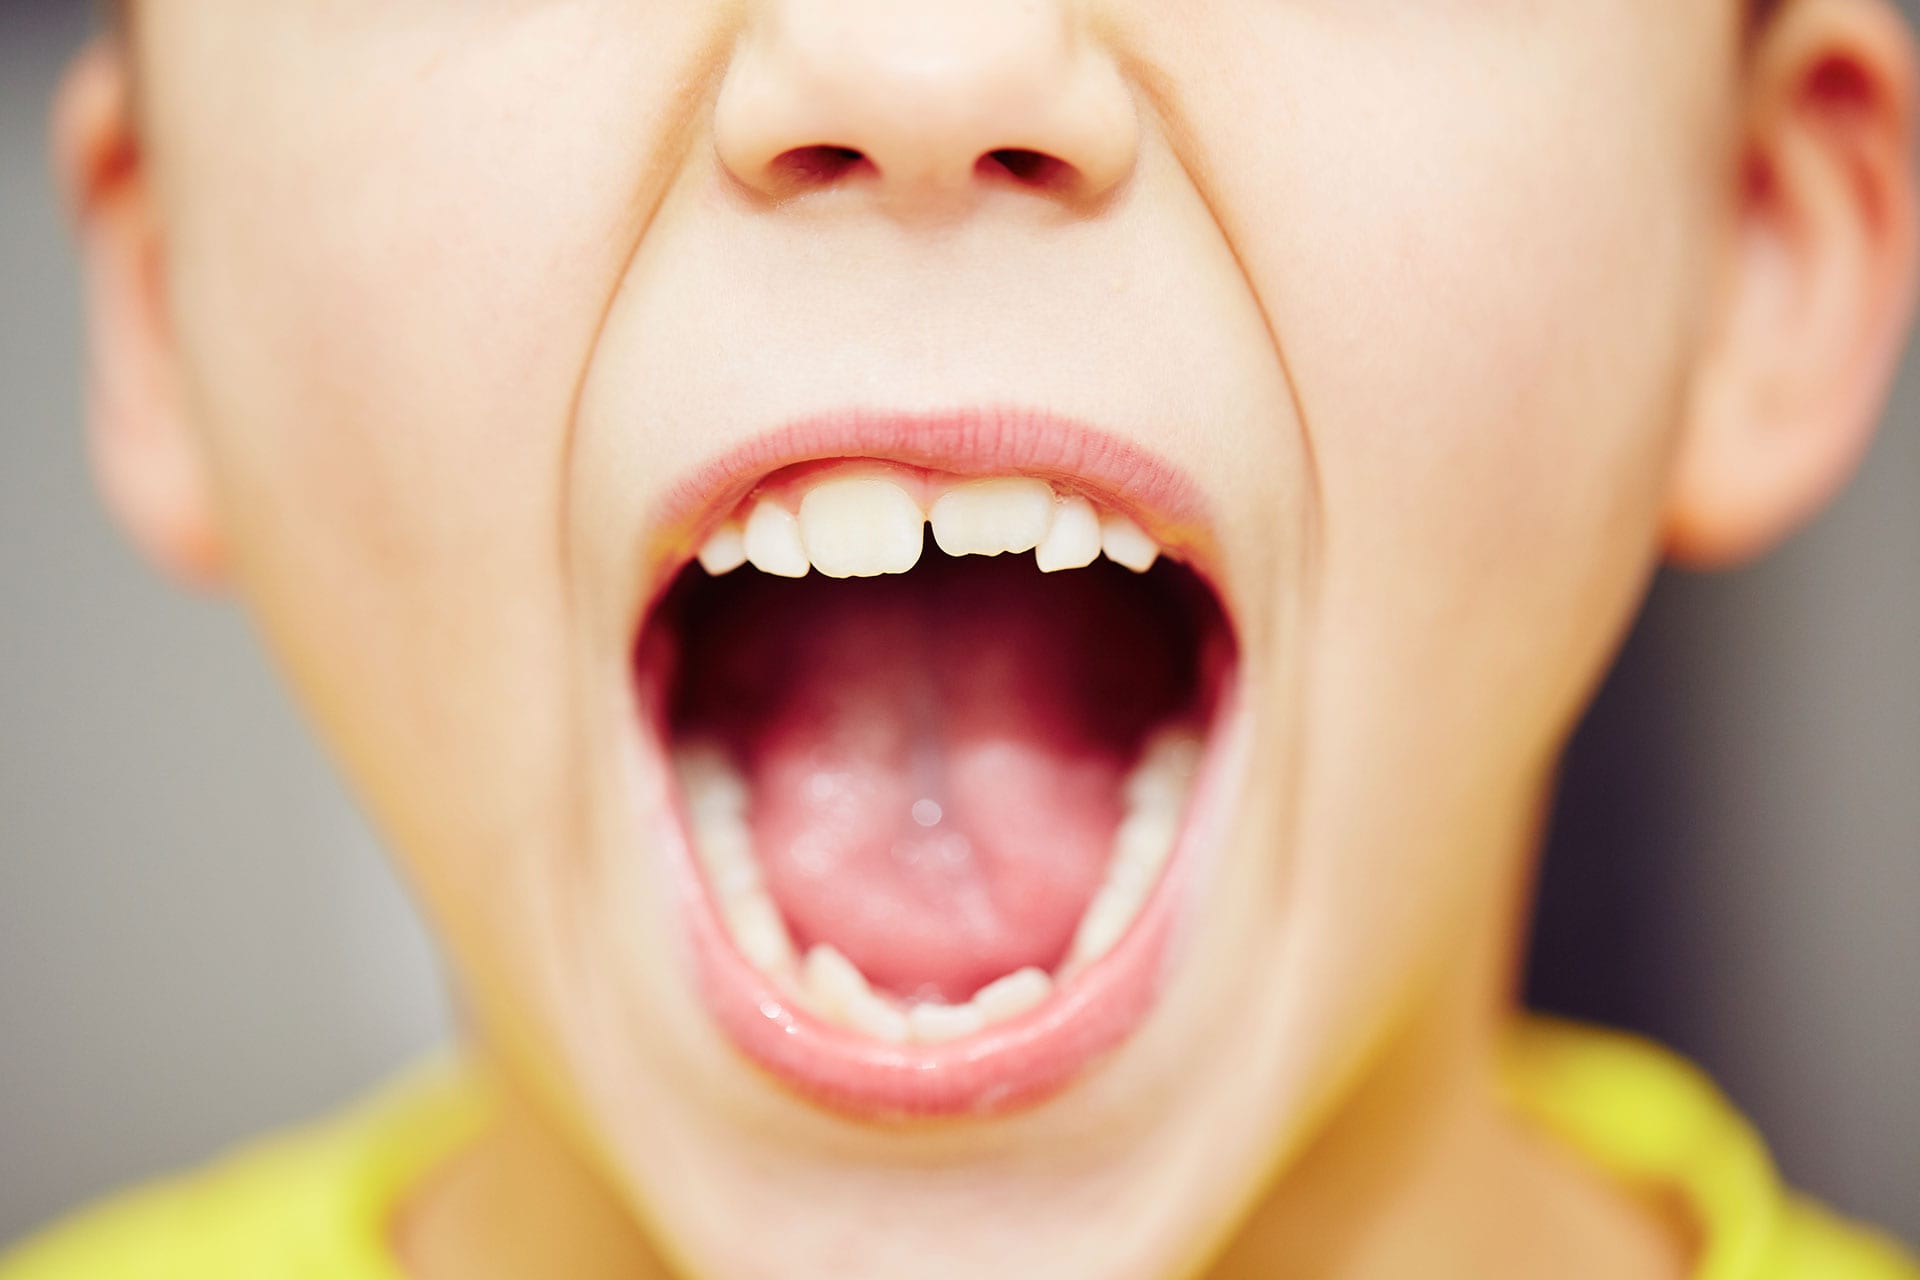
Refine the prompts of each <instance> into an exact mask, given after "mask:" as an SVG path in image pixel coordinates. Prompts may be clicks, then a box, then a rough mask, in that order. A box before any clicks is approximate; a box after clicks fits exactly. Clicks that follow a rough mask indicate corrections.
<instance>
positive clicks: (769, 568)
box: [741, 502, 807, 578]
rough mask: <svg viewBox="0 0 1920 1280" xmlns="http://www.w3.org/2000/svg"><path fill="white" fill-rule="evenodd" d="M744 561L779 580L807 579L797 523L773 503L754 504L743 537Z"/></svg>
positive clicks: (805, 553)
mask: <svg viewBox="0 0 1920 1280" xmlns="http://www.w3.org/2000/svg"><path fill="white" fill-rule="evenodd" d="M741 541H742V545H743V546H744V548H745V550H746V553H747V559H748V560H751V561H752V562H753V567H754V568H756V569H758V570H759V571H760V572H762V573H771V574H773V575H774V576H776V577H781V578H804V577H806V576H807V551H806V548H805V547H803V546H802V545H801V543H800V522H799V521H798V520H795V519H794V518H793V512H791V511H789V510H787V509H786V508H785V507H783V506H780V505H779V504H777V503H773V502H761V503H757V504H755V506H754V508H753V514H752V515H750V516H748V517H747V528H746V532H745V534H744V535H742V539H741Z"/></svg>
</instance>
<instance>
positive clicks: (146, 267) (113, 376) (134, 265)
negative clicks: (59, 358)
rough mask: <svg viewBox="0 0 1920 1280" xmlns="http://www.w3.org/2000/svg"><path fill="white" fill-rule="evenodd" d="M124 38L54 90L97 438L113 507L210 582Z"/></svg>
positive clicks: (55, 132)
mask: <svg viewBox="0 0 1920 1280" xmlns="http://www.w3.org/2000/svg"><path fill="white" fill-rule="evenodd" d="M128 58H129V52H128V50H127V48H126V46H125V44H124V43H123V41H122V39H121V38H119V37H115V36H103V37H100V38H98V39H96V40H95V41H94V42H93V43H92V44H91V45H89V46H88V47H87V48H86V49H85V50H84V51H82V52H81V54H80V55H79V56H78V57H77V58H76V59H75V60H74V63H73V65H72V66H71V67H70V68H68V70H67V74H66V78H65V79H64V81H63V82H62V83H61V86H60V90H59V93H58V95H57V96H56V98H55V100H54V107H53V121H52V152H53V164H54V176H55V180H56V182H57V183H58V185H59V188H60V191H61V194H62V196H63V198H64V201H65V204H66V209H67V214H68V221H69V223H70V225H71V227H72V231H73V236H74V240H75V243H76V245H77V247H78V249H79V254H80V265H81V277H82V281H83V295H84V298H83V300H84V308H85V313H86V347H87V353H86V384H87V410H86V412H87V420H88V421H87V427H88V444H89V450H90V452H91V454H92V458H93V470H94V478H95V480H96V482H97V483H98V485H99V488H100V492H101V495H102V497H103V498H104V499H105V501H106V504H107V507H108V508H109V509H110V510H111V511H112V512H113V514H114V516H115V517H117V518H118V520H119V522H120V524H121V526H122V527H123V528H124V529H125V530H126V531H127V532H128V533H129V534H130V535H131V536H132V538H133V540H134V542H135V543H136V544H137V545H138V546H139V547H140V548H141V550H143V551H144V552H145V553H146V554H147V556H148V557H149V558H150V559H152V560H153V561H154V562H155V563H157V564H158V565H160V566H161V567H162V568H164V569H166V570H167V571H169V572H170V573H173V574H174V575H175V576H177V577H180V578H182V579H184V580H186V581H189V582H193V583H197V584H203V585H205V584H211V583H214V582H216V581H218V580H219V579H220V577H221V576H222V565H223V560H224V556H223V554H222V550H221V546H220V541H219V538H218V536H217V531H216V529H215V525H214V522H213V518H212V510H211V507H210V504H209V486H208V484H207V475H206V471H205V466H204V464H203V462H202V459H201V456H200V451H199V446H198V442H197V441H196V440H195V439H194V437H193V433H192V431H191V429H190V426H189V422H188V417H187V413H186V407H185V405H184V403H183V401H182V397H181V392H180V386H179V381H178V378H177V376H176V365H175V351H174V346H173V341H172V335H171V332H170V327H169V325H168V322H167V317H166V306H165V298H164V285H163V273H162V257H161V245H160V237H159V229H158V227H157V225H156V219H155V216H154V208H153V202H152V198H151V192H150V190H149V185H148V176H147V172H146V169H145V166H144V159H143V156H142V154H141V147H140V137H139V132H138V128H137V124H136V121H135V118H134V102H133V90H132V69H131V67H130V66H129V63H128Z"/></svg>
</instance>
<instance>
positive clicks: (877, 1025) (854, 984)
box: [803, 944, 907, 1044]
mask: <svg viewBox="0 0 1920 1280" xmlns="http://www.w3.org/2000/svg"><path fill="white" fill-rule="evenodd" d="M803 981H804V982H805V984H806V991H807V996H808V998H809V999H810V1000H811V1001H812V1002H813V1005H814V1007H815V1009H816V1010H817V1011H818V1012H820V1013H821V1014H823V1015H825V1016H826V1017H828V1018H831V1019H833V1020H834V1021H836V1022H839V1023H841V1024H843V1025H845V1026H848V1027H851V1028H853V1029H854V1030H855V1031H859V1032H863V1033H865V1034H866V1035H870V1036H872V1037H873V1038H874V1039H876V1040H885V1041H887V1042H888V1043H889V1044H900V1043H903V1042H904V1041H905V1040H906V1039H907V1016H906V1015H905V1014H903V1013H901V1012H900V1010H898V1009H896V1008H894V1006H893V1005H892V1004H891V1003H889V1002H888V1001H887V1000H886V998H885V997H883V996H880V995H877V994H875V992H874V990H873V988H872V987H870V986H868V985H867V977H866V975H865V974H863V973H861V972H860V969H859V967H858V966H856V965H855V964H854V963H853V961H851V960H849V959H847V958H846V957H845V956H844V955H842V954H840V952H839V950H838V949H837V948H835V947H830V946H826V945H824V944H822V945H819V946H816V947H814V948H813V949H812V950H810V951H808V952H807V960H806V970H805V973H804V976H803Z"/></svg>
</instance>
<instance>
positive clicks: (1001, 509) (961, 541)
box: [929, 476, 1054, 556]
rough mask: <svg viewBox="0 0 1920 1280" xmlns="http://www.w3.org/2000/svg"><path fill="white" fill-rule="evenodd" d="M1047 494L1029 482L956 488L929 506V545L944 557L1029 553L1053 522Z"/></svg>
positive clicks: (1006, 479)
mask: <svg viewBox="0 0 1920 1280" xmlns="http://www.w3.org/2000/svg"><path fill="white" fill-rule="evenodd" d="M1053 508H1054V501H1053V488H1052V486H1051V485H1049V484H1047V482H1046V481H1044V480H1036V479H1034V478H1032V477H1031V476H997V477H995V478H993V479H991V480H969V481H966V482H964V483H962V484H957V485H955V486H954V487H953V488H951V489H949V490H947V491H946V492H945V493H943V494H941V495H940V497H939V498H938V499H936V500H935V501H934V504H933V510H932V511H931V512H930V513H929V518H930V519H931V521H932V523H933V540H934V541H935V542H937V543H939V544H940V549H941V550H942V551H944V552H946V553H947V554H948V555H950V556H997V555H1000V554H1001V553H1002V552H1019V551H1031V550H1033V549H1034V548H1035V547H1036V546H1038V545H1039V544H1040V540H1041V539H1042V538H1044V537H1046V535H1047V526H1048V522H1049V521H1051V520H1052V519H1053Z"/></svg>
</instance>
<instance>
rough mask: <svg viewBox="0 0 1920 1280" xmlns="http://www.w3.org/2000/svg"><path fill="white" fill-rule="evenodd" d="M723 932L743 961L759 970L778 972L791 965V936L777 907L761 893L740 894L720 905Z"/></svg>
mask: <svg viewBox="0 0 1920 1280" xmlns="http://www.w3.org/2000/svg"><path fill="white" fill-rule="evenodd" d="M723 913H724V914H725V916H726V921H727V931H728V932H729V933H731V934H732V935H733V941H734V945H735V946H737V947H739V948H740V954H741V955H743V956H745V957H746V958H747V962H748V963H749V964H751V965H753V967H754V968H756V969H758V970H760V972H762V973H770V974H779V973H787V972H790V971H791V970H792V968H793V939H792V937H790V936H789V935H788V933H787V922H786V921H785V920H783V919H781V917H780V908H778V907H776V906H774V905H773V899H772V898H769V897H768V896H767V895H766V894H765V893H761V892H754V893H748V894H743V895H742V896H740V897H737V898H735V899H733V900H732V901H731V902H728V903H727V904H726V906H725V907H724V908H723Z"/></svg>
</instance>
